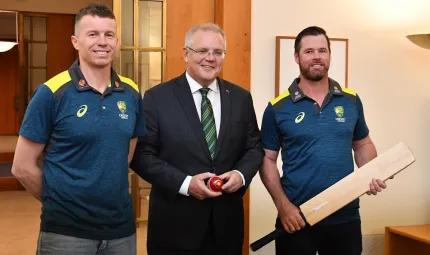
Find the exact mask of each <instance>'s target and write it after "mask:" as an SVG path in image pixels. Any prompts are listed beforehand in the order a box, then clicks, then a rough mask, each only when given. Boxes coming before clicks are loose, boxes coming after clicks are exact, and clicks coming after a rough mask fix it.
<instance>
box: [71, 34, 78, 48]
mask: <svg viewBox="0 0 430 255" xmlns="http://www.w3.org/2000/svg"><path fill="white" fill-rule="evenodd" d="M71 39H72V44H73V47H74V48H75V49H76V50H79V46H78V38H77V37H76V36H75V35H72V37H71Z"/></svg>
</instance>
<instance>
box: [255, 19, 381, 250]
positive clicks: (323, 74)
mask: <svg viewBox="0 0 430 255" xmlns="http://www.w3.org/2000/svg"><path fill="white" fill-rule="evenodd" d="M294 47H295V53H294V57H295V60H296V63H297V64H298V65H299V67H300V77H299V78H297V79H295V80H294V81H293V82H292V84H291V86H290V87H289V89H288V90H287V91H285V92H284V93H283V94H281V95H280V96H279V97H277V98H275V99H273V100H272V101H271V102H270V103H269V104H268V106H267V108H266V110H265V112H264V116H263V122H262V141H263V147H264V150H265V153H266V155H265V158H264V162H263V167H262V168H261V170H260V177H261V179H262V181H263V183H264V185H265V187H266V188H267V190H268V191H269V193H270V195H271V196H272V198H273V201H274V203H275V205H276V207H277V209H278V218H277V222H276V225H277V228H281V227H283V228H284V229H285V231H286V232H288V233H286V234H285V235H283V236H281V237H280V238H278V239H277V240H276V254H282V255H284V254H288V255H291V254H292V255H296V254H297V255H308V254H309V255H311V254H312V255H315V254H316V252H318V254H320V255H326V254H330V255H333V254H342V255H355V254H361V251H362V241H361V222H360V215H359V201H358V199H357V200H355V201H353V202H352V203H350V204H348V205H347V206H345V207H344V208H342V209H340V210H338V211H337V212H335V213H334V214H332V215H330V216H329V217H327V218H326V219H324V220H323V221H321V222H319V223H317V224H316V225H314V226H312V227H310V226H309V225H306V224H305V221H304V219H303V218H302V216H301V214H300V211H299V209H298V206H300V205H301V204H302V203H304V202H306V201H307V200H309V199H311V198H312V197H314V196H316V195H317V194H318V193H320V192H321V191H323V190H325V189H327V188H328V187H330V186H331V185H333V184H335V183H336V182H337V181H339V180H341V179H342V178H343V177H345V176H347V175H348V174H350V173H352V172H353V171H354V161H353V156H352V150H354V157H355V163H356V164H357V166H358V167H361V166H363V165H364V164H366V163H367V162H369V161H370V160H372V159H373V158H375V157H376V149H375V146H374V145H373V142H372V140H371V139H370V136H369V130H368V127H367V125H366V121H365V119H364V113H363V106H362V103H361V100H360V98H359V97H358V95H357V94H356V92H354V91H353V90H351V89H346V88H343V87H341V86H340V85H339V84H338V83H337V82H336V81H334V80H333V79H330V78H329V77H328V69H329V65H330V53H331V51H330V42H329V39H328V37H327V35H326V32H325V31H324V29H322V28H319V27H308V28H306V29H304V30H303V31H302V32H300V33H299V35H298V36H297V38H296V41H295V45H294ZM281 148H282V161H283V166H282V170H283V175H282V178H280V175H279V172H278V169H277V166H276V160H277V158H278V153H279V150H280V149H281ZM385 188H386V184H385V183H384V182H382V181H380V180H372V182H371V183H370V186H369V192H368V194H375V195H376V193H377V192H379V191H381V190H382V189H385Z"/></svg>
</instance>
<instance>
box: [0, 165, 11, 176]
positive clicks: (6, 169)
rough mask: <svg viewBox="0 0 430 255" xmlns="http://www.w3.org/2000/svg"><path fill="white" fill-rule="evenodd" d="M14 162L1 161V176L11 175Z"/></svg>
mask: <svg viewBox="0 0 430 255" xmlns="http://www.w3.org/2000/svg"><path fill="white" fill-rule="evenodd" d="M11 169H12V163H0V177H11V176H12V173H11Z"/></svg>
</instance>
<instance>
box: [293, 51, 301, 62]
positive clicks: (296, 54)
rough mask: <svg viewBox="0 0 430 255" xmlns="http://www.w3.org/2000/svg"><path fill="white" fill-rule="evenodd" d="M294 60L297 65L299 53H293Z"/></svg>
mask: <svg viewBox="0 0 430 255" xmlns="http://www.w3.org/2000/svg"><path fill="white" fill-rule="evenodd" d="M294 60H295V61H296V63H297V64H299V62H300V61H299V53H297V52H294Z"/></svg>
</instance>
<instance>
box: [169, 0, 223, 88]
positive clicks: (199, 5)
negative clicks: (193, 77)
mask: <svg viewBox="0 0 430 255" xmlns="http://www.w3.org/2000/svg"><path fill="white" fill-rule="evenodd" d="M166 13H167V24H166V25H167V29H166V30H167V31H166V40H167V41H166V44H167V45H166V81H167V80H170V79H172V78H174V77H176V76H179V75H181V74H182V73H183V72H185V61H184V59H183V57H182V49H183V47H184V39H185V33H186V32H187V31H188V30H189V29H190V28H191V27H192V26H194V25H197V24H199V23H204V22H214V20H215V0H181V1H177V0H170V1H167V10H166Z"/></svg>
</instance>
